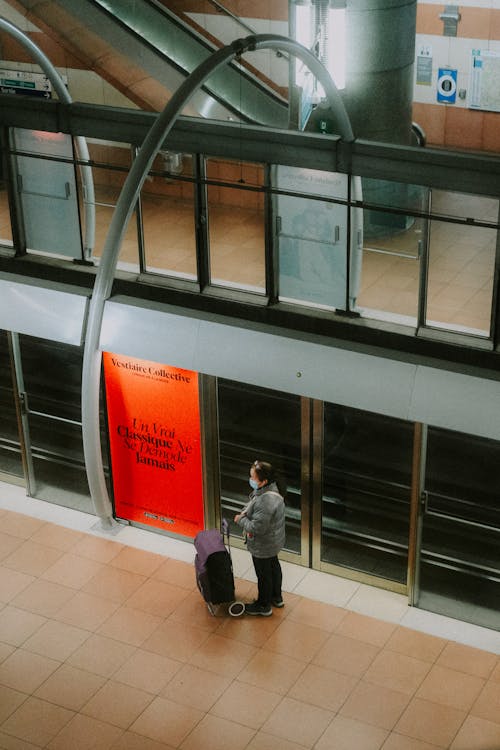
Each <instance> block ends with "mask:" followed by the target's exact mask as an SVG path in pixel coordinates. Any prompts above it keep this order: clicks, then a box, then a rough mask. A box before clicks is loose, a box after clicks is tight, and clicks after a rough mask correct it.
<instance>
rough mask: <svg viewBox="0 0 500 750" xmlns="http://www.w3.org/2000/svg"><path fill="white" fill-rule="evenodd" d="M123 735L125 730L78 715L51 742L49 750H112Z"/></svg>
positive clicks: (48, 746)
mask: <svg viewBox="0 0 500 750" xmlns="http://www.w3.org/2000/svg"><path fill="white" fill-rule="evenodd" d="M122 734H123V729H120V728H119V727H115V726H113V725H112V724H108V723H105V722H103V721H97V719H93V718H92V717H91V716H83V715H82V714H77V715H76V716H75V717H74V718H73V719H72V720H71V721H70V722H69V723H68V724H67V725H66V726H65V727H64V728H63V729H62V730H61V731H60V732H59V734H58V735H57V736H56V737H55V738H54V739H53V740H51V741H50V742H49V744H48V745H47V748H49V750H70V748H71V750H110V748H111V747H112V746H113V744H114V743H115V742H116V741H117V740H118V738H119V737H121V735H122Z"/></svg>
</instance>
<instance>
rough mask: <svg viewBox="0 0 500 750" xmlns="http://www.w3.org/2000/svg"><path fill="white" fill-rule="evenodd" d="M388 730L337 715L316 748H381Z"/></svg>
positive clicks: (328, 749)
mask: <svg viewBox="0 0 500 750" xmlns="http://www.w3.org/2000/svg"><path fill="white" fill-rule="evenodd" d="M387 735H388V732H387V731H386V730H385V729H380V727H374V726H372V725H370V724H364V723H363V722H361V721H356V720H355V719H348V718H346V717H345V716H336V717H335V718H334V719H333V721H332V722H331V724H330V725H329V726H328V728H327V729H326V731H325V732H324V734H323V735H322V736H321V738H320V739H319V740H318V742H317V743H316V745H315V746H314V750H354V748H356V750H380V748H381V747H382V745H383V743H384V741H385V739H386V738H387Z"/></svg>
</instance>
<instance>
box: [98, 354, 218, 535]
mask: <svg viewBox="0 0 500 750" xmlns="http://www.w3.org/2000/svg"><path fill="white" fill-rule="evenodd" d="M103 356H104V378H105V384H106V400H107V410H108V428H109V439H110V448H111V466H112V473H113V488H114V501H115V514H116V516H117V518H124V519H126V520H129V521H136V522H138V523H142V524H148V525H150V526H156V527H157V528H161V529H165V530H168V531H172V532H174V533H177V534H182V535H183V536H189V537H194V536H195V535H196V534H197V532H198V531H199V530H200V529H203V525H204V518H203V484H202V459H201V436H200V406H199V394H198V375H197V373H196V372H191V371H190V370H180V369H178V368H176V367H169V366H167V365H162V364H158V363H156V362H148V361H146V360H141V359H135V358H133V357H125V356H123V355H121V354H111V353H109V352H104V355H103Z"/></svg>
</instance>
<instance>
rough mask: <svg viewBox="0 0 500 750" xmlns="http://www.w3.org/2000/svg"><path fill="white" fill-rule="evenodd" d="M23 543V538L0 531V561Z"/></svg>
mask: <svg viewBox="0 0 500 750" xmlns="http://www.w3.org/2000/svg"><path fill="white" fill-rule="evenodd" d="M22 543H23V540H22V538H21V537H18V536H13V535H12V534H5V533H4V532H3V531H0V561H1V560H3V559H4V558H6V557H8V556H9V555H10V554H12V552H14V550H16V549H17V548H18V547H20V546H21V544H22Z"/></svg>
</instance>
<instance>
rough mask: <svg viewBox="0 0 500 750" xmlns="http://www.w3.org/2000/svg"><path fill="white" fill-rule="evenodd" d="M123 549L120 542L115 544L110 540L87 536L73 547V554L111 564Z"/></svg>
mask: <svg viewBox="0 0 500 750" xmlns="http://www.w3.org/2000/svg"><path fill="white" fill-rule="evenodd" d="M122 549H123V544H120V543H119V542H113V541H111V540H108V539H101V538H100V537H97V536H91V535H90V534H86V535H85V536H84V537H83V539H81V540H80V541H79V542H78V543H77V544H75V546H74V547H73V553H74V554H75V555H81V556H82V557H88V558H90V559H91V560H96V562H100V563H103V565H105V564H106V563H109V562H110V561H111V560H112V559H113V558H114V557H116V555H118V554H119V553H120V552H121V550H122Z"/></svg>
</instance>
